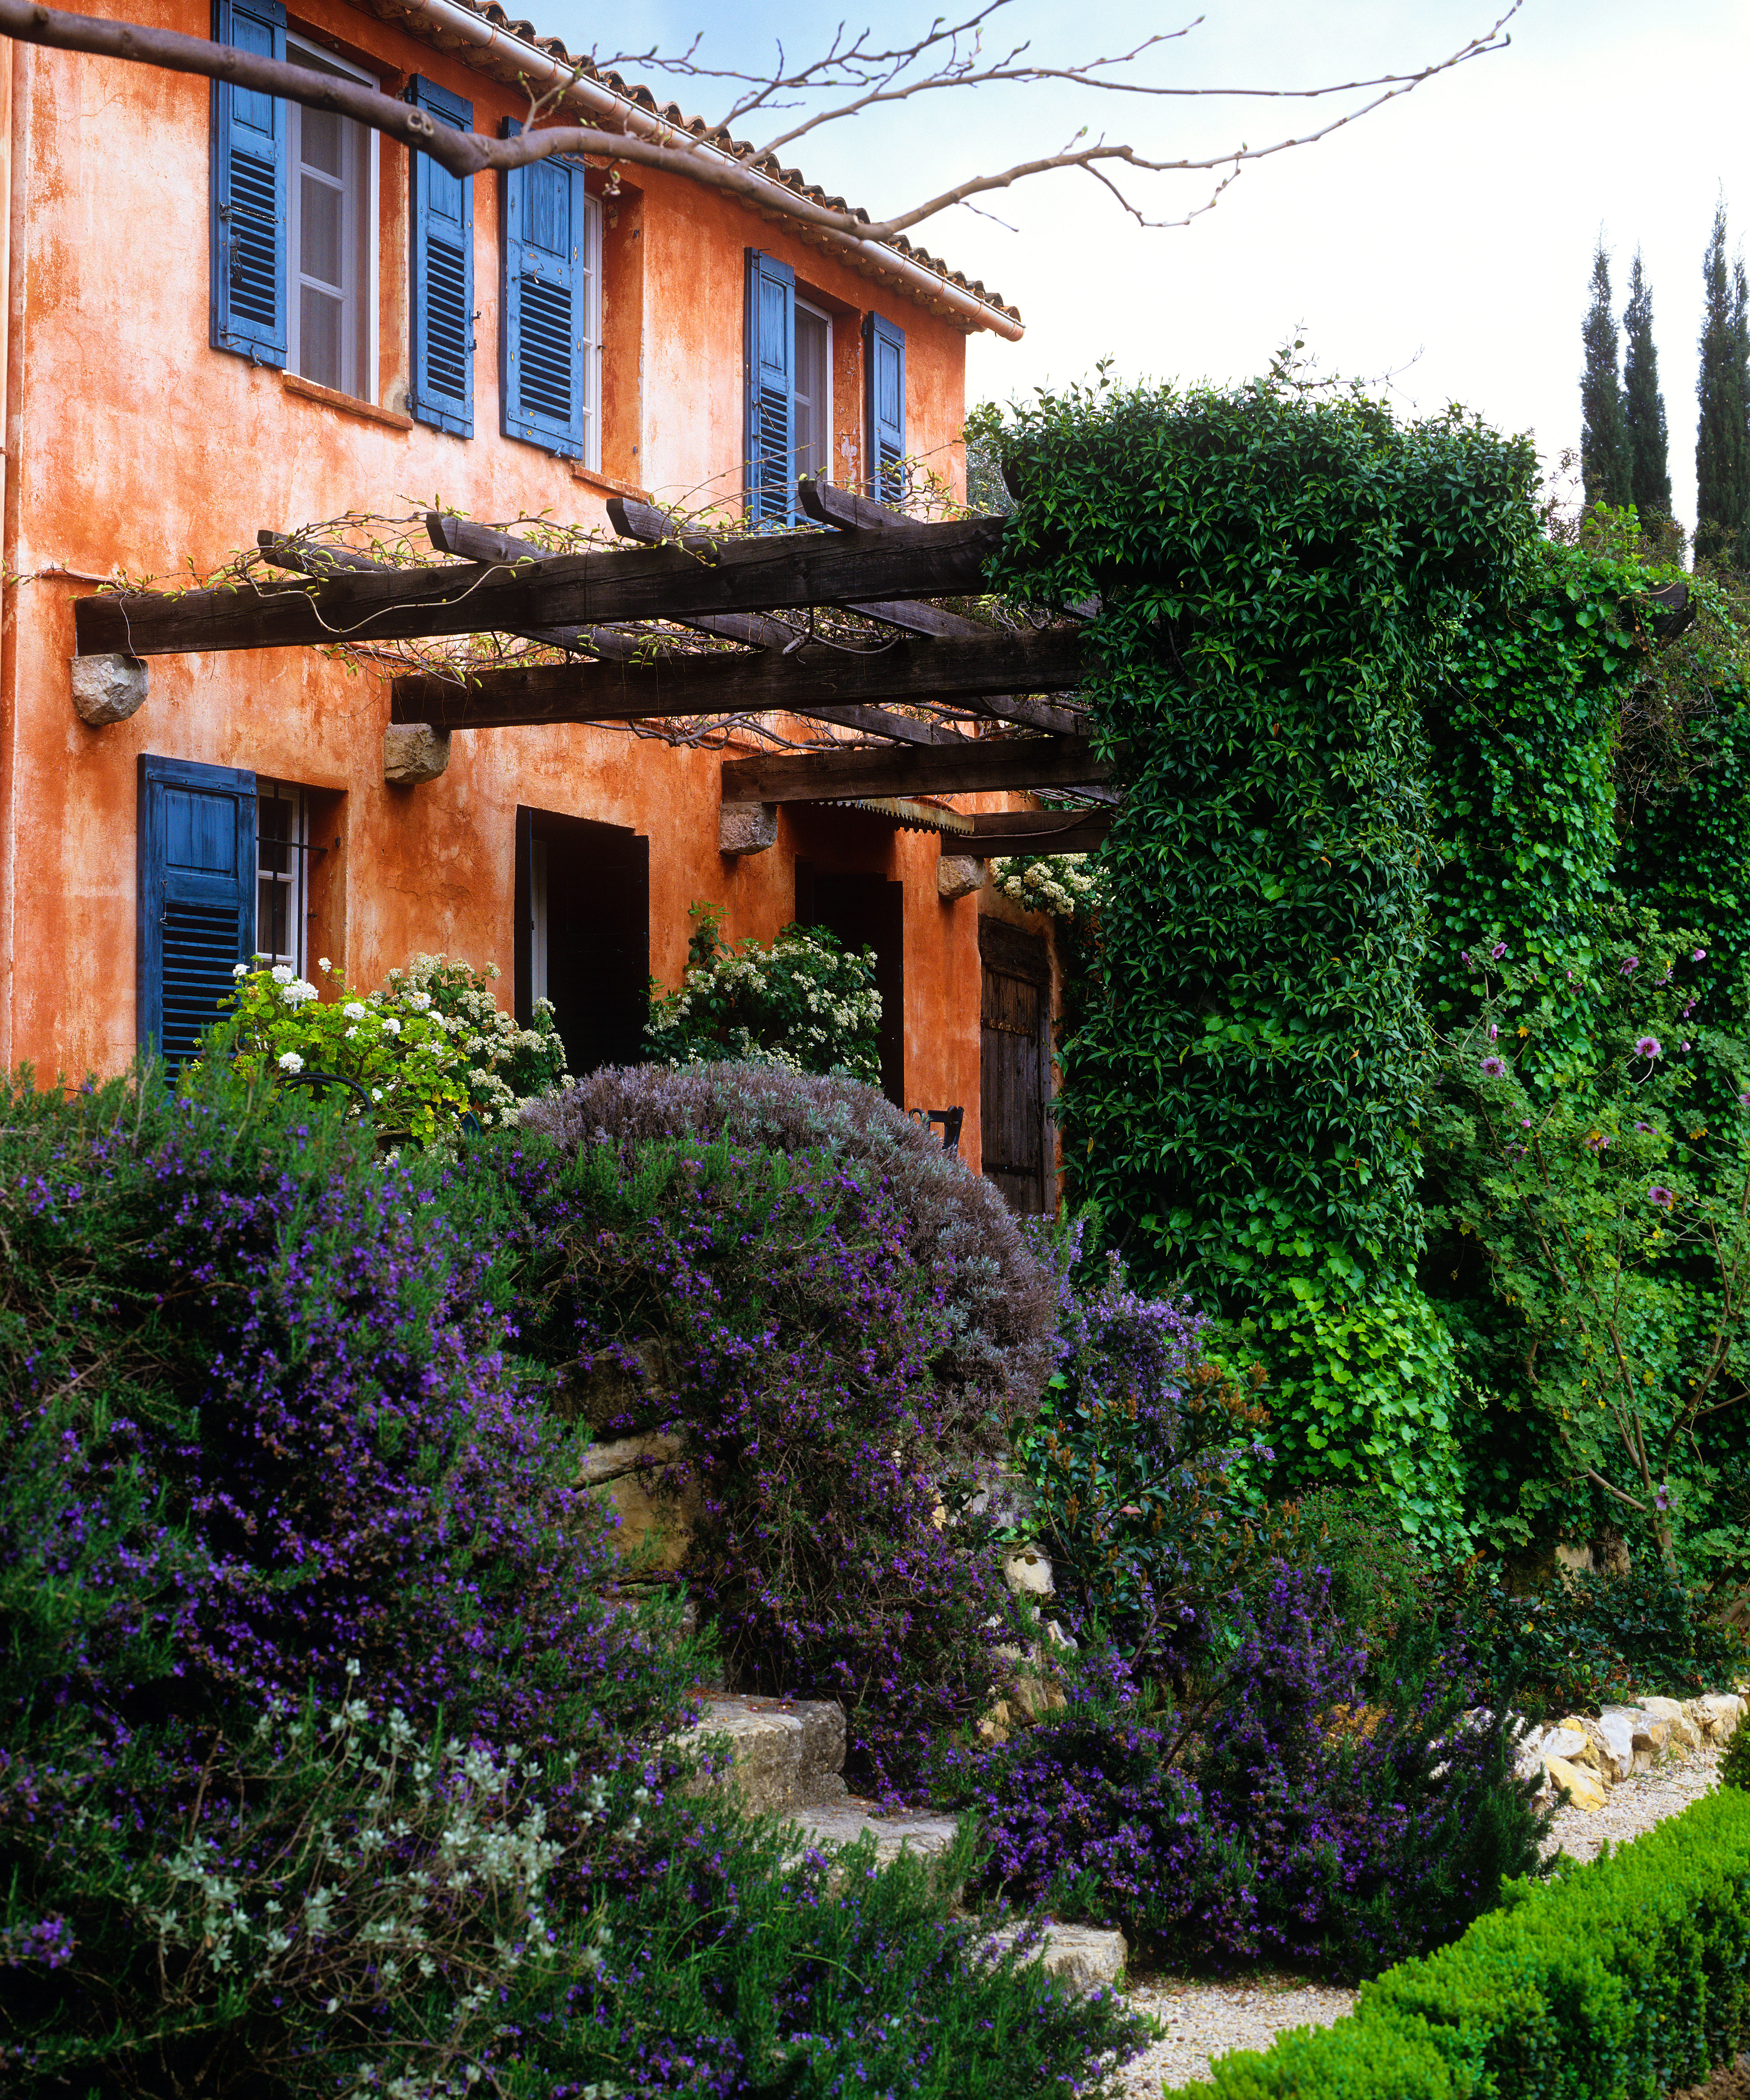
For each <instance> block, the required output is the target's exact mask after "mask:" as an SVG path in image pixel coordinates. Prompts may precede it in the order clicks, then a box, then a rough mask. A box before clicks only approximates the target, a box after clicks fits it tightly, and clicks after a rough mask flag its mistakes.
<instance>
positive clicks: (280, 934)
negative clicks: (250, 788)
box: [255, 780, 310, 977]
mask: <svg viewBox="0 0 1750 2100" xmlns="http://www.w3.org/2000/svg"><path fill="white" fill-rule="evenodd" d="M255 858H256V877H255V949H256V953H257V954H258V955H265V956H266V957H267V960H268V961H269V962H271V963H289V964H290V965H291V966H292V968H293V970H294V971H295V972H296V973H297V974H298V976H299V977H302V976H303V975H304V974H305V972H304V935H305V929H306V925H307V924H308V920H309V901H308V900H309V889H310V882H309V871H308V862H309V859H310V818H309V811H308V810H307V809H306V806H305V801H304V791H303V789H302V787H288V786H286V785H285V784H284V783H282V782H279V781H269V780H263V781H262V782H261V783H259V792H258V796H257V798H256V805H255Z"/></svg>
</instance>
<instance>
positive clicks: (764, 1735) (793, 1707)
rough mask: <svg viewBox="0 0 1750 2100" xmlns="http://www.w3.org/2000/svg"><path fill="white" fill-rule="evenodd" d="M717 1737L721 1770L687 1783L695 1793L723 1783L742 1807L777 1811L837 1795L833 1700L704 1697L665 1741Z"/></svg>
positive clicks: (693, 1744)
mask: <svg viewBox="0 0 1750 2100" xmlns="http://www.w3.org/2000/svg"><path fill="white" fill-rule="evenodd" d="M713 1736H727V1737H728V1738H729V1743H730V1767H729V1769H728V1771H726V1772H724V1773H723V1774H721V1775H720V1776H718V1777H717V1778H716V1779H715V1780H699V1781H696V1782H694V1785H695V1787H696V1789H697V1790H698V1791H699V1792H702V1793H703V1792H708V1791H712V1790H714V1789H720V1788H723V1789H731V1790H733V1791H734V1793H735V1795H736V1796H737V1798H738V1799H739V1801H740V1802H741V1804H742V1806H743V1807H744V1808H747V1809H752V1810H763V1811H766V1812H768V1813H775V1814H778V1815H782V1814H783V1813H785V1812H786V1811H788V1810H791V1809H795V1808H807V1807H827V1806H830V1805H831V1804H833V1803H835V1802H841V1801H843V1800H844V1798H845V1786H844V1778H843V1776H842V1775H841V1772H840V1767H841V1766H842V1765H843V1764H844V1708H843V1707H842V1706H841V1705H840V1704H839V1702H838V1701H837V1700H836V1699H793V1700H782V1699H736V1698H716V1699H708V1700H707V1701H705V1710H704V1714H703V1718H701V1720H700V1721H699V1725H698V1726H697V1727H694V1728H687V1729H684V1730H682V1732H681V1733H680V1734H679V1735H677V1736H672V1737H671V1738H670V1740H671V1741H672V1743H673V1744H674V1745H676V1747H677V1748H678V1749H703V1748H704V1747H705V1746H706V1745H707V1744H708V1743H709V1741H710V1740H711V1738H712V1737H713ZM950 1827H951V1826H950Z"/></svg>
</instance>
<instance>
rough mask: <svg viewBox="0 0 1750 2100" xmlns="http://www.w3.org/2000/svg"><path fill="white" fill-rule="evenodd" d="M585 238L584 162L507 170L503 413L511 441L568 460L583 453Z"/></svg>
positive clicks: (501, 365) (501, 362) (501, 376)
mask: <svg viewBox="0 0 1750 2100" xmlns="http://www.w3.org/2000/svg"><path fill="white" fill-rule="evenodd" d="M505 128H506V129H507V130H508V131H509V132H510V133H511V134H512V135H513V136H514V135H515V133H516V132H517V131H518V130H520V129H521V127H520V126H518V125H517V124H515V123H514V122H513V123H510V124H509V125H507V126H506V127H505ZM587 237H588V236H587V232H586V227H585V222H584V171H583V170H582V169H581V168H580V167H575V166H573V165H572V164H571V162H570V161H560V160H545V161H531V162H530V164H529V165H528V166H527V167H526V168H512V169H510V170H508V171H507V172H506V174H505V232H504V249H505V289H504V296H503V298H501V299H500V302H499V308H500V315H501V316H502V319H501V324H500V325H501V330H502V335H503V342H504V351H503V355H501V357H500V360H499V403H500V418H501V421H502V424H503V428H504V432H505V436H506V437H507V438H526V439H527V440H528V442H529V443H531V444H532V445H540V446H543V447H544V448H545V449H546V450H547V451H548V452H557V453H558V454H559V455H560V456H561V457H562V458H565V459H581V458H582V457H583V456H584V355H583V343H582V341H581V337H582V332H583V328H584V322H585V320H586V319H587V315H586V312H585V309H584V301H585V299H586V298H587V297H588V285H587V284H586V283H585V281H584V278H585V267H586V264H587V261H588V258H587V256H586V255H585V254H584V244H585V241H586V240H587Z"/></svg>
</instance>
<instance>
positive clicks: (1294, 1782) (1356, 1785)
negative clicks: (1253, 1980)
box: [946, 1565, 1545, 1976]
mask: <svg viewBox="0 0 1750 2100" xmlns="http://www.w3.org/2000/svg"><path fill="white" fill-rule="evenodd" d="M1366 1660H1367V1658H1366V1657H1365V1655H1364V1652H1362V1650H1361V1649H1360V1648H1359V1647H1358V1646H1356V1645H1355V1643H1353V1641H1352V1640H1351V1639H1350V1638H1349V1636H1348V1635H1347V1630H1346V1629H1344V1628H1343V1627H1342V1626H1341V1625H1339V1624H1335V1623H1333V1621H1332V1618H1331V1615H1330V1612H1329V1580H1328V1577H1326V1575H1325V1573H1324V1571H1323V1570H1319V1569H1313V1570H1307V1569H1301V1568H1289V1567H1283V1566H1280V1565H1279V1566H1278V1568H1276V1571H1275V1573H1274V1574H1273V1575H1272V1578H1271V1580H1270V1582H1269V1583H1268V1585H1267V1587H1266V1590H1265V1592H1264V1595H1263V1598H1262V1599H1261V1601H1260V1603H1259V1606H1258V1608H1257V1609H1256V1611H1255V1612H1252V1613H1250V1614H1249V1615H1248V1617H1247V1620H1246V1622H1245V1626H1244V1628H1243V1634H1242V1638H1241V1641H1240V1643H1239V1645H1238V1648H1237V1649H1236V1652H1235V1654H1234V1655H1233V1657H1232V1659H1231V1661H1229V1662H1228V1665H1227V1666H1226V1668H1225V1669H1224V1670H1223V1671H1222V1673H1221V1674H1220V1677H1219V1681H1218V1683H1216V1684H1215V1686H1214V1687H1213V1690H1212V1692H1211V1693H1210V1695H1209V1696H1206V1698H1205V1699H1204V1700H1202V1701H1198V1702H1192V1703H1191V1704H1188V1705H1187V1707H1186V1708H1184V1710H1181V1711H1180V1712H1179V1714H1166V1715H1162V1714H1159V1713H1158V1712H1157V1713H1154V1714H1148V1715H1146V1716H1145V1715H1144V1714H1143V1712H1142V1710H1141V1705H1140V1703H1139V1701H1137V1700H1136V1699H1135V1696H1134V1694H1133V1692H1131V1691H1130V1690H1129V1689H1128V1688H1127V1687H1126V1685H1125V1684H1124V1683H1123V1679H1122V1671H1121V1672H1118V1673H1114V1674H1112V1678H1111V1681H1110V1682H1109V1683H1108V1684H1107V1685H1106V1686H1104V1687H1102V1689H1101V1692H1100V1694H1099V1695H1098V1696H1093V1697H1089V1696H1086V1695H1085V1694H1084V1695H1083V1696H1079V1697H1078V1698H1077V1699H1076V1700H1075V1701H1073V1703H1072V1705H1071V1708H1070V1710H1069V1712H1068V1713H1067V1714H1065V1718H1063V1719H1062V1720H1060V1721H1055V1722H1052V1723H1048V1724H1047V1725H1045V1726H1042V1727H1036V1728H1034V1729H1030V1730H1029V1731H1028V1732H1026V1733H1025V1735H1024V1736H1021V1737H1020V1738H1019V1739H1018V1740H1016V1741H1013V1742H1012V1743H1009V1744H1007V1745H1002V1746H999V1747H998V1748H995V1749H990V1750H986V1751H981V1752H979V1753H977V1754H974V1755H972V1757H970V1758H968V1757H962V1758H959V1759H958V1760H956V1761H955V1762H954V1767H953V1768H951V1769H950V1773H949V1775H948V1776H947V1779H946V1790H947V1791H948V1792H949V1793H950V1796H951V1797H952V1798H955V1799H957V1800H964V1801H966V1802H969V1803H970V1804H971V1805H972V1806H974V1807H976V1808H977V1809H978V1811H980V1814H981V1818H982V1820H983V1822H984V1824H985V1829H986V1831H987V1833H988V1834H989V1835H990V1837H991V1838H992V1839H993V1840H994V1854H993V1859H992V1864H991V1867H990V1877H991V1879H992V1880H993V1882H995V1883H997V1884H998V1885H1000V1886H1002V1887H1003V1890H1004V1891H1005V1892H1006V1893H1007V1894H1009V1895H1013V1896H1016V1897H1020V1898H1025V1899H1043V1900H1046V1901H1048V1902H1050V1903H1051V1904H1052V1906H1053V1907H1054V1908H1057V1909H1058V1910H1059V1911H1060V1912H1061V1913H1064V1914H1066V1915H1073V1916H1082V1917H1095V1918H1097V1919H1100V1920H1101V1921H1117V1922H1119V1923H1122V1925H1123V1926H1125V1928H1126V1930H1127V1931H1129V1932H1131V1934H1133V1935H1135V1936H1136V1937H1137V1938H1139V1939H1140V1940H1142V1941H1143V1942H1144V1943H1148V1944H1149V1945H1151V1946H1153V1948H1155V1949H1157V1951H1158V1952H1161V1953H1162V1954H1163V1955H1166V1956H1167V1957H1170V1958H1171V1959H1174V1960H1177V1961H1187V1962H1190V1963H1192V1964H1194V1965H1208V1966H1211V1967H1214V1968H1217V1969H1227V1968H1236V1967H1243V1966H1246V1965H1252V1964H1255V1963H1256V1962H1258V1961H1276V1962H1281V1963H1285V1964H1288V1965H1293V1966H1296V1967H1300V1968H1308V1969H1312V1970H1318V1971H1320V1972H1323V1973H1326V1974H1334V1975H1338V1976H1356V1975H1370V1974H1375V1973H1377V1972H1378V1970H1381V1969H1383V1968H1385V1967H1387V1966H1389V1965H1390V1964H1391V1963H1392V1962H1393V1961H1399V1960H1401V1959H1403V1958H1404V1957H1407V1956H1409V1955H1412V1954H1415V1953H1418V1952H1422V1951H1424V1950H1426V1948H1430V1947H1435V1946H1439V1945H1441V1944H1443V1943H1444V1942H1445V1941H1447V1940H1448V1939H1454V1938H1456V1937H1457V1935H1458V1934H1459V1933H1460V1932H1461V1931H1462V1930H1464V1928H1465V1926H1466V1925H1467V1924H1469V1923H1470V1920H1471V1919H1472V1918H1474V1917H1477V1916H1478V1915H1479V1913H1481V1912H1483V1910H1486V1909H1488V1908H1490V1907H1491V1906H1492V1904H1495V1903H1496V1902H1497V1901H1498V1899H1499V1895H1500V1890H1501V1881H1502V1878H1503V1877H1504V1876H1505V1875H1508V1874H1516V1873H1535V1872H1536V1871H1537V1870H1538V1854H1539V1841H1540V1839H1541V1834H1542V1830H1543V1828H1544V1827H1545V1820H1544V1819H1541V1818H1540V1817H1539V1816H1538V1815H1536V1813H1535V1812H1534V1811H1532V1808H1531V1807H1530V1805H1529V1803H1530V1793H1531V1789H1530V1787H1529V1785H1526V1784H1523V1783H1522V1782H1520V1781H1519V1780H1516V1779H1515V1778H1514V1775H1513V1771H1512V1766H1511V1757H1510V1745H1508V1743H1507V1741H1506V1740H1505V1736H1504V1733H1503V1731H1502V1727H1501V1723H1500V1722H1499V1721H1498V1720H1497V1719H1495V1718H1492V1715H1491V1714H1488V1712H1486V1711H1480V1712H1479V1710H1476V1709H1474V1707H1472V1706H1471V1702H1473V1701H1475V1700H1476V1699H1477V1697H1478V1695H1479V1692H1480V1691H1482V1690H1484V1689H1487V1688H1488V1687H1483V1686H1480V1685H1479V1683H1478V1681H1477V1679H1476V1678H1475V1676H1474V1674H1473V1673H1472V1672H1471V1670H1470V1667H1469V1665H1468V1661H1467V1658H1466V1657H1465V1656H1464V1655H1463V1654H1462V1653H1461V1652H1454V1653H1448V1654H1445V1655H1442V1654H1439V1652H1435V1650H1434V1649H1433V1648H1432V1647H1431V1645H1430V1644H1427V1643H1425V1644H1424V1645H1423V1647H1422V1649H1421V1650H1420V1651H1419V1652H1418V1651H1417V1649H1416V1648H1415V1645H1414V1643H1412V1644H1410V1646H1409V1647H1408V1648H1406V1650H1405V1652H1404V1657H1403V1661H1404V1664H1405V1667H1404V1670H1403V1673H1402V1674H1401V1675H1400V1678H1399V1679H1398V1680H1397V1682H1396V1683H1395V1686H1394V1687H1392V1696H1391V1699H1390V1701H1388V1702H1386V1703H1384V1704H1382V1705H1376V1706H1373V1707H1371V1708H1369V1707H1364V1706H1363V1705H1361V1703H1360V1697H1361V1683H1362V1676H1363V1672H1364V1667H1365V1665H1366ZM1492 1703H1493V1704H1494V1705H1495V1707H1496V1709H1497V1711H1499V1710H1502V1704H1503V1702H1501V1701H1494V1702H1492ZM1467 1708H1471V1714H1470V1721H1469V1723H1467V1722H1466V1720H1464V1719H1461V1715H1462V1714H1464V1713H1465V1710H1466V1709H1467Z"/></svg>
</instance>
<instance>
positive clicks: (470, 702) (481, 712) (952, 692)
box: [390, 629, 1083, 735]
mask: <svg viewBox="0 0 1750 2100" xmlns="http://www.w3.org/2000/svg"><path fill="white" fill-rule="evenodd" d="M1082 675H1083V666H1082V645H1081V640H1080V637H1079V636H1078V635H1076V634H1075V633H1071V632H1069V631H1068V630H1065V629H1044V630H1043V631H1041V632H1038V633H1035V632H1034V631H1033V630H1031V629H1021V630H1018V631H1016V632H1013V633H983V634H981V636H980V637H979V638H978V640H977V641H976V642H895V643H894V644H893V646H892V647H890V648H887V649H875V650H845V649H829V648H825V647H822V646H821V645H820V644H819V643H818V642H809V643H807V644H804V646H803V647H801V648H800V649H796V650H793V651H791V653H790V654H789V655H784V654H782V652H781V651H777V650H763V651H760V652H759V653H758V654H746V655H744V654H743V653H742V652H740V651H734V652H730V651H718V652H714V653H710V654H707V653H704V652H701V653H699V654H697V655H667V656H659V657H656V658H655V659H653V660H650V661H646V662H637V661H634V662H632V663H628V664H607V663H576V664H537V665H533V666H531V667H529V668H518V667H511V668H506V669H505V670H501V671H484V672H482V673H479V674H478V676H477V677H474V678H473V679H471V680H470V681H469V682H468V683H467V684H466V685H461V684H458V683H456V682H453V681H452V680H450V679H447V678H440V677H430V676H412V677H404V678H397V679H395V681H394V682H393V684H392V686H391V688H390V695H391V707H392V710H393V712H392V713H391V717H390V719H391V720H392V721H398V722H430V724H431V726H432V727H433V728H434V729H452V730H453V729H490V728H510V727H513V726H525V725H527V724H529V723H534V722H564V721H636V720H639V719H641V718H643V717H660V716H665V715H668V716H673V715H715V714H721V715H758V714H781V713H788V714H799V715H806V714H818V713H820V712H821V711H822V709H825V708H834V709H836V708H852V707H854V708H871V707H875V708H879V707H880V706H882V705H884V704H892V703H893V702H895V701H899V702H903V703H906V704H914V705H919V704H928V703H930V702H932V701H936V700H950V701H954V700H972V701H976V699H977V698H978V696H979V695H981V694H984V693H998V694H1001V693H1007V692H1008V691H1011V690H1014V689H1016V688H1017V687H1018V688H1019V689H1020V690H1022V691H1024V692H1025V691H1032V692H1052V691H1063V690H1068V689H1069V688H1071V687H1073V686H1075V685H1077V684H1078V683H1079V682H1080V680H1081V678H1082ZM1052 712H1053V713H1058V712H1060V711H1059V710H1056V709H1054V710H1052ZM1064 719H1065V720H1069V719H1073V718H1071V717H1064ZM881 733H882V734H883V735H887V734H890V733H891V732H889V731H888V730H883V731H882V732H881Z"/></svg>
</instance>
